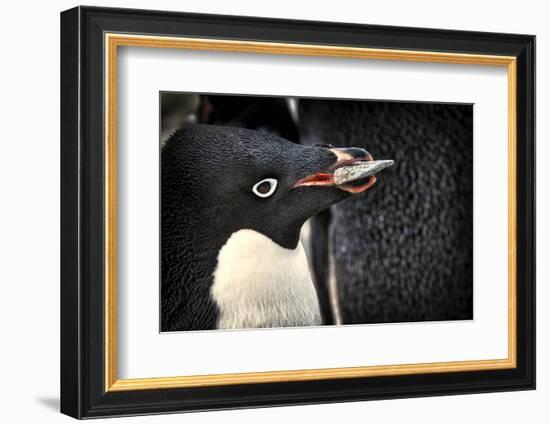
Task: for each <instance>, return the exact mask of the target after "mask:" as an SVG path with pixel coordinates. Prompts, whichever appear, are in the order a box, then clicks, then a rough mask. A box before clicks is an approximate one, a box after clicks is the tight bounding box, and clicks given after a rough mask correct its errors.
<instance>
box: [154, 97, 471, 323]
mask: <svg viewBox="0 0 550 425" xmlns="http://www.w3.org/2000/svg"><path fill="white" fill-rule="evenodd" d="M160 105H161V111H160V120H161V129H160V130H161V131H160V133H161V134H160V146H161V147H160V149H161V154H160V158H161V166H160V170H161V196H160V199H161V205H160V210H161V214H160V215H161V252H160V255H161V285H160V286H161V288H160V289H161V309H160V310H161V311H160V315H161V320H160V323H161V331H162V332H168V331H190V330H195V331H197V330H213V329H250V328H281V327H296V326H321V325H358V324H369V323H395V322H420V321H449V320H471V319H473V105H471V104H457V103H448V104H445V103H428V102H397V101H378V100H376V101H375V100H356V99H325V98H295V97H266V96H239V95H225V94H224V95H222V94H198V93H179V92H161V93H160Z"/></svg>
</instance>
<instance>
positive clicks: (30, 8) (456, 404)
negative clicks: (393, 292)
mask: <svg viewBox="0 0 550 425" xmlns="http://www.w3.org/2000/svg"><path fill="white" fill-rule="evenodd" d="M76 4H77V3H73V2H71V1H62V0H55V1H48V2H45V1H44V2H36V4H31V3H30V2H25V1H21V0H19V1H17V2H4V4H3V7H2V15H1V18H0V22H1V24H0V31H1V32H2V38H1V40H2V47H1V50H0V52H1V55H2V56H1V65H0V73H1V76H2V77H1V78H0V85H1V90H0V99H1V101H2V103H1V105H2V114H1V116H2V120H1V126H0V149H1V153H0V190H1V192H0V194H1V198H0V199H2V202H1V206H0V217H1V218H0V254H1V256H0V258H2V261H1V262H0V265H1V266H0V273H1V278H0V284H1V285H2V288H4V289H7V292H4V294H3V296H2V297H1V298H0V299H1V301H0V303H1V304H0V317H1V321H0V323H1V331H2V336H3V338H2V340H1V341H0V346H1V347H2V349H1V350H0V393H1V394H0V400H2V402H1V405H2V408H1V409H0V415H2V416H4V417H3V418H2V422H4V423H24V422H25V423H26V422H29V421H32V420H33V419H34V420H35V421H36V422H38V421H40V422H38V423H50V422H51V423H56V422H59V423H62V422H67V423H69V418H67V417H64V416H61V415H60V414H58V413H57V412H56V410H57V403H58V401H57V397H58V396H57V394H58V381H59V367H58V363H59V361H58V358H59V350H58V346H59V334H58V329H59V319H58V317H59V313H58V311H59V301H58V298H59V297H58V295H59V11H61V10H64V9H67V8H70V7H73V6H74V5H76ZM95 4H96V5H102V6H120V7H136V8H149V9H150V8H155V9H166V10H182V11H190V12H206V13H222V14H237V15H239V14H240V15H253V16H254V15H256V16H266V17H284V18H296V19H313V20H326V21H346V22H359V23H369V24H386V25H404V26H418V27H435V28H453V29H465V30H480V31H498V32H518V33H530V34H536V35H537V37H538V38H537V47H538V48H537V53H538V58H537V62H538V67H537V74H538V77H539V78H538V90H537V95H538V96H537V97H538V99H537V108H538V117H539V120H538V121H539V124H538V133H537V136H538V140H539V144H538V151H537V154H538V158H539V164H540V166H539V170H538V173H537V174H538V176H537V178H538V213H537V215H538V217H539V218H540V219H539V222H538V244H537V245H538V254H539V255H538V258H539V264H538V297H537V298H538V315H537V316H538V317H537V320H538V324H539V326H538V359H539V361H538V390H537V391H536V392H520V393H501V394H484V395H470V396H454V397H438V398H422V399H409V400H391V401H377V402H363V403H345V404H333V405H321V406H304V407H285V408H271V409H261V410H241V411H234V412H211V413H198V414H189V415H185V416H181V415H166V416H162V417H159V416H157V417H155V418H154V421H155V423H157V422H158V423H181V422H182V421H187V423H191V424H203V423H218V422H219V421H224V422H226V423H239V424H248V423H249V424H255V423H258V422H259V421H261V422H273V423H279V422H288V423H299V421H308V422H309V421H312V422H315V423H338V422H339V421H342V419H344V418H345V419H351V420H354V421H355V420H356V421H361V422H363V421H364V422H367V421H368V422H370V423H389V424H393V423H399V422H406V423H422V424H426V425H428V424H441V423H445V424H464V423H467V422H475V423H483V422H490V423H499V424H513V423H518V422H520V421H525V420H526V419H527V422H526V423H548V420H549V418H550V413H549V410H548V407H547V403H548V400H550V367H549V363H550V336H549V335H550V332H549V325H548V324H549V323H550V314H549V313H548V310H547V309H546V306H547V305H548V301H549V295H550V291H549V289H548V285H547V284H548V283H549V278H550V266H549V262H548V261H547V258H548V256H549V255H550V249H549V242H548V238H550V228H549V227H550V226H549V224H548V220H546V219H545V217H548V216H550V203H549V199H548V189H547V188H546V187H545V183H546V182H548V181H549V180H550V167H547V166H544V162H543V161H544V158H547V157H548V155H549V154H550V145H549V144H548V143H547V142H548V139H549V137H550V125H549V124H548V120H547V119H545V118H547V117H548V116H549V114H550V106H549V104H548V97H547V95H548V89H549V80H548V76H549V75H550V53H549V51H550V27H549V26H548V20H547V16H548V12H547V11H546V10H545V7H544V5H545V3H544V2H542V1H527V0H524V1H521V2H518V1H513V2H511V1H503V0H501V1H492V2H481V1H479V0H477V1H470V0H462V1H460V2H442V1H406V0H403V1H398V2H390V1H383V2H374V1H371V2H360V1H357V0H349V1H348V0H339V1H337V2H325V3H321V2H319V1H315V2H313V1H311V2H305V1H302V2H299V1H297V0H289V1H283V0H277V1H269V2H265V1H258V0H256V1H253V0H250V1H245V0H242V1H241V0H230V1H227V0H225V1H223V0H201V1H186V2H183V1H181V0H180V1H169V0H157V1H155V2H151V1H144V0H139V1H138V0H135V1H99V0H98V1H97V2H95ZM545 194H546V196H543V195H545ZM544 260H546V261H544ZM545 402H546V403H545ZM545 404H546V405H545ZM118 421H120V422H124V423H149V422H151V421H152V419H151V418H150V417H149V418H148V417H136V418H130V419H124V420H122V419H121V420H114V421H111V422H110V423H115V422H118ZM382 421H383V422H382ZM368 422H367V423H368ZM30 423H32V422H30Z"/></svg>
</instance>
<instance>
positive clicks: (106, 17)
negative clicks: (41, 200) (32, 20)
mask: <svg viewBox="0 0 550 425" xmlns="http://www.w3.org/2000/svg"><path fill="white" fill-rule="evenodd" d="M61 76H62V78H61V117H62V120H61V179H60V180H61V248H62V249H61V258H62V264H61V302H60V305H61V321H60V322H61V385H60V387H61V403H60V404H61V411H62V412H63V413H65V414H67V415H70V416H72V417H75V418H91V417H107V416H122V415H142V414H158V413H163V412H185V411H204V410H219V409H230V408H242V407H266V406H276V405H296V404H307V403H328V402H344V401H345V402H349V401H355V400H373V399H376V400H379V399H386V398H402V397H418V396H434V395H451V394H466V393H482V392H489V391H510V390H524V389H533V388H534V386H535V353H536V350H535V331H536V329H535V314H534V313H535V309H534V306H535V219H534V211H535V210H534V205H535V172H534V171H535V170H534V164H535V149H534V148H535V140H534V135H535V132H534V129H535V102H534V99H535V92H534V85H535V37H534V36H531V35H522V34H508V33H482V32H464V31H462V32H460V31H454V30H441V29H430V28H412V27H391V26H376V25H356V24H345V23H332V22H331V23H329V22H314V21H292V20H277V19H266V18H259V17H258V18H255V17H239V16H223V15H202V14H188V13H179V12H168V11H145V10H126V9H109V8H97V7H88V6H81V7H76V8H73V9H70V10H67V11H64V12H63V13H62V14H61ZM474 302H475V304H474ZM220 349H221V351H220ZM220 353H221V354H222V355H220Z"/></svg>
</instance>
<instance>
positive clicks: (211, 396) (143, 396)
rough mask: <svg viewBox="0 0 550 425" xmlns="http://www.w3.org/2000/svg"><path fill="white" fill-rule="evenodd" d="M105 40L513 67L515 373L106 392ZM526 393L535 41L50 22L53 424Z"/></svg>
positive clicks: (112, 17) (165, 17) (530, 360)
mask: <svg viewBox="0 0 550 425" xmlns="http://www.w3.org/2000/svg"><path fill="white" fill-rule="evenodd" d="M106 32H114V33H132V34H133V33H137V34H154V35H167V36H177V37H196V38H213V39H231V40H256V41H265V42H275V43H298V44H300V43H301V44H303V43H307V44H315V45H330V46H348V47H350V46H351V47H369V48H380V49H399V50H422V51H433V52H449V53H473V54H485V55H506V56H514V57H516V58H517V338H516V342H517V367H516V368H513V369H502V370H484V371H470V372H451V373H429V374H426V373H423V374H415V375H403V376H382V377H369V378H346V379H327V380H317V381H300V382H272V383H260V384H243V385H226V386H209V387H192V388H172V389H156V390H141V391H117V392H109V391H107V392H106V391H105V373H104V371H105V360H104V353H105V341H104V332H105V326H104V313H105V311H104V309H105V304H104V296H105V293H104V285H103V281H104V270H105V260H104V258H105V257H104V237H105V236H104V232H103V231H102V229H104V226H105V218H104V199H105V198H104V189H105V180H104V177H105V164H104V155H105V152H104V145H103V143H102V140H103V137H104V105H105V99H104V90H103V88H104V84H105V81H104V69H103V66H104V56H105V51H104V49H105V45H104V34H105V33H106ZM534 388H535V37H534V36H531V35H517V34H498V33H480V32H467V31H450V30H433V29H420V28H406V27H390V26H371V25H356V24H341V23H327V22H312V21H294V20H282V19H264V18H252V17H237V16H219V15H202V14H188V13H175V12H162V11H145V10H131V9H110V8H96V7H76V8H74V9H70V10H68V11H65V12H62V13H61V412H63V413H65V414H67V415H70V416H73V417H75V418H92V417H104V416H120V415H136V414H152V413H163V412H178V411H182V412H183V411H200V410H216V409H231V408H241V407H258V406H275V405H295V404H312V403H327V402H343V401H353V400H372V399H386V398H401V397H417V396H434V395H448V394H465V393H481V392H493V391H511V390H528V389H534Z"/></svg>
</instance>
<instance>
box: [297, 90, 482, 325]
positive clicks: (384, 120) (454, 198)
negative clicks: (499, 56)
mask: <svg viewBox="0 0 550 425" xmlns="http://www.w3.org/2000/svg"><path fill="white" fill-rule="evenodd" d="M298 117H299V119H298V125H299V133H300V142H301V143H303V144H306V145H312V144H319V143H328V142H330V143H331V144H333V145H335V146H346V145H348V144H352V145H354V146H358V147H365V146H366V144H367V143H368V148H369V151H371V152H372V153H373V154H374V155H375V156H377V157H378V156H390V157H392V158H393V159H395V161H396V166H395V168H394V169H393V170H392V173H390V174H388V176H387V178H385V179H384V184H383V185H376V186H375V187H374V188H373V189H372V190H371V191H369V193H368V200H367V201H365V200H364V199H361V198H360V197H350V198H348V199H346V200H344V201H343V202H341V203H338V204H335V205H334V206H333V207H331V208H330V209H326V210H325V211H323V212H322V213H320V214H318V215H316V216H315V217H313V219H312V222H311V229H312V230H311V234H312V245H313V246H314V250H313V251H312V258H310V259H311V261H312V264H313V265H314V267H313V268H314V270H313V275H314V278H315V283H316V285H317V287H318V294H319V298H320V300H321V305H322V313H323V316H324V317H326V318H327V324H364V323H391V322H420V321H433V320H438V321H441V320H468V319H472V317H473V284H472V282H473V242H472V241H473V170H472V164H473V114H472V105H466V104H434V103H414V102H384V101H358V100H330V101H327V100H326V99H300V100H299V102H298Z"/></svg>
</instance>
